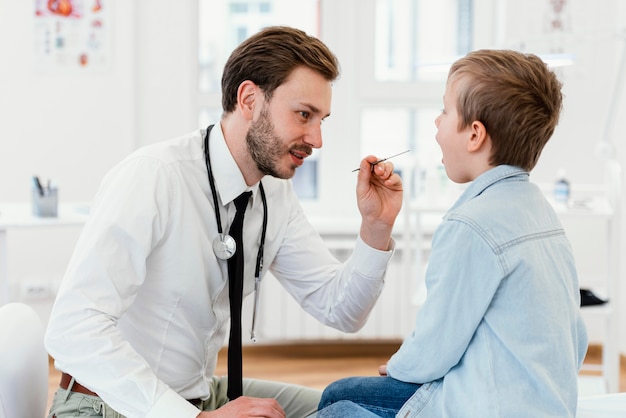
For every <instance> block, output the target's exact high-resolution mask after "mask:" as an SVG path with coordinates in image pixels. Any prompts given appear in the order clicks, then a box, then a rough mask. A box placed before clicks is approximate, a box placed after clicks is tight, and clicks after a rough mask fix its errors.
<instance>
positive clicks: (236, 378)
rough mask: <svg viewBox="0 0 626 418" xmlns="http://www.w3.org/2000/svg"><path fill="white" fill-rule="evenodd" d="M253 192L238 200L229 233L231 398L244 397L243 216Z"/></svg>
mask: <svg viewBox="0 0 626 418" xmlns="http://www.w3.org/2000/svg"><path fill="white" fill-rule="evenodd" d="M250 195H252V192H244V193H242V194H240V195H239V196H238V197H237V198H236V199H235V207H236V208H237V211H236V212H235V218H234V219H233V223H232V224H231V225H230V231H228V234H229V235H230V236H231V237H233V239H234V240H235V242H236V243H237V247H236V250H235V254H234V255H233V256H232V257H231V258H229V259H228V291H229V298H230V338H229V340H228V399H230V400H233V399H236V398H238V397H240V396H241V395H242V392H243V388H242V386H243V385H242V367H241V301H242V297H243V296H242V295H243V264H244V257H243V238H242V232H243V216H244V214H245V212H246V206H248V200H250Z"/></svg>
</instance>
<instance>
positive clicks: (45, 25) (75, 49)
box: [33, 0, 110, 70]
mask: <svg viewBox="0 0 626 418" xmlns="http://www.w3.org/2000/svg"><path fill="white" fill-rule="evenodd" d="M34 2H35V8H34V37H33V40H34V64H35V68H37V69H40V70H59V69H60V70H65V69H71V68H76V69H81V68H84V69H86V68H98V69H104V68H106V67H108V65H109V59H110V41H109V33H108V32H109V26H110V23H109V16H108V15H109V13H108V8H109V7H110V2H109V1H108V0H34Z"/></svg>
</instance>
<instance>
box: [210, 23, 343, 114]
mask: <svg viewBox="0 0 626 418" xmlns="http://www.w3.org/2000/svg"><path fill="white" fill-rule="evenodd" d="M301 66H304V67H307V68H310V69H312V70H314V71H316V72H317V73H319V74H321V75H322V76H323V77H324V78H325V79H326V80H329V81H334V80H335V79H336V78H337V77H339V62H338V60H337V57H336V56H335V55H334V54H333V53H332V52H331V51H330V50H329V49H328V47H327V46H326V45H325V44H324V43H323V42H322V41H320V40H319V39H317V38H315V37H313V36H309V35H307V34H306V33H305V32H304V31H302V30H299V29H295V28H290V27H286V26H272V27H268V28H265V29H263V30H261V31H260V32H258V33H256V34H255V35H253V36H251V37H250V38H248V39H246V40H245V41H244V42H243V43H241V44H240V45H239V46H238V47H237V48H235V50H234V51H233V52H232V54H231V55H230V57H229V58H228V61H227V62H226V65H225V66H224V73H223V75H222V108H223V110H224V112H226V113H229V112H232V111H233V110H235V106H236V105H237V89H238V88H239V85H240V84H241V83H242V82H244V81H246V80H250V81H252V82H254V83H255V84H256V85H258V86H259V87H260V88H261V89H262V90H263V92H264V94H265V97H266V98H267V99H268V100H270V99H271V98H272V94H273V93H274V90H275V89H276V88H277V87H278V86H280V85H281V84H283V83H284V82H285V80H286V79H287V77H288V76H289V75H290V74H291V72H292V71H293V70H294V69H296V68H297V67H301Z"/></svg>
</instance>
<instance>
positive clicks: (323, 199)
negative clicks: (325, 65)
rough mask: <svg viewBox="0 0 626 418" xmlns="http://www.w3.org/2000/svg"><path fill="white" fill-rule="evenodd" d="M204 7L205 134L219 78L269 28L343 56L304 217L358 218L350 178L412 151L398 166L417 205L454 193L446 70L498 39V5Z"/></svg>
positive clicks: (384, 1) (215, 107) (305, 183)
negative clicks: (447, 159) (379, 160)
mask: <svg viewBox="0 0 626 418" xmlns="http://www.w3.org/2000/svg"><path fill="white" fill-rule="evenodd" d="M198 1H199V16H200V17H199V80H198V82H199V84H198V91H199V95H198V97H199V100H198V104H199V107H198V109H199V111H198V117H199V121H200V124H201V126H202V125H205V124H206V123H208V121H209V120H217V119H216V118H218V117H219V116H220V114H221V96H220V78H221V71H222V68H223V65H224V62H225V60H226V59H227V57H228V55H229V54H230V52H231V51H232V50H233V48H235V46H236V45H237V44H239V43H240V42H241V41H242V40H243V39H245V38H247V37H248V36H249V35H251V34H252V33H254V32H256V31H258V30H259V29H261V28H262V27H264V26H267V25H274V24H286V25H290V26H296V27H299V28H300V29H303V30H305V31H306V32H307V33H309V34H311V35H314V36H319V37H320V38H321V39H322V40H323V41H324V42H326V43H327V44H328V45H329V46H330V47H331V49H332V50H333V52H334V53H335V54H336V55H337V56H338V58H339V60H340V63H341V67H342V74H341V77H340V79H339V80H338V82H337V83H336V87H335V88H334V90H333V109H332V115H331V118H329V120H328V121H327V122H326V123H325V124H324V147H323V148H322V150H316V151H315V152H314V153H313V156H312V158H309V159H307V160H306V163H305V164H304V165H303V166H302V167H300V168H299V169H298V170H297V173H296V176H295V177H294V187H295V189H296V191H297V193H298V194H299V196H300V197H301V198H303V199H304V204H305V210H310V211H311V213H312V212H315V214H316V215H318V214H319V215H323V214H324V213H325V212H326V213H328V214H332V215H337V216H339V215H341V213H340V212H341V210H343V208H346V211H347V210H349V211H350V213H354V211H353V210H354V205H353V204H352V202H351V201H350V200H351V199H353V197H354V192H353V191H352V190H350V191H349V192H347V191H348V190H349V189H348V188H351V187H352V185H353V184H354V176H350V175H349V174H350V171H351V169H352V168H353V167H356V166H358V162H359V160H360V158H362V157H363V156H365V155H369V154H375V155H377V156H380V157H386V156H389V155H393V154H397V153H399V152H402V151H405V150H407V149H410V150H411V152H410V153H407V154H404V155H402V156H399V157H397V158H396V159H394V160H393V161H394V164H395V165H396V167H397V168H398V170H399V171H401V172H402V175H403V178H404V180H405V183H408V184H407V185H408V186H409V189H410V190H411V194H412V195H413V196H418V195H420V194H421V193H424V192H425V189H427V188H430V189H431V191H432V188H433V187H434V185H438V186H441V187H447V185H446V184H445V182H446V181H447V179H446V176H445V173H443V170H442V168H443V167H442V166H441V163H440V161H441V152H440V150H439V147H438V145H437V144H436V142H435V139H434V136H435V132H436V128H435V125H434V119H435V117H436V116H437V115H438V114H439V112H440V110H441V107H442V96H443V93H444V88H445V84H444V83H445V79H446V77H447V69H448V67H449V65H450V64H451V63H452V62H453V61H454V60H455V59H456V58H458V57H459V56H461V55H464V54H466V53H467V52H469V51H470V50H472V49H475V48H476V47H477V46H479V45H485V44H486V43H487V42H485V40H491V39H492V37H493V32H494V31H495V30H496V28H495V27H494V26H495V25H493V24H491V22H493V19H494V10H495V9H496V7H495V5H496V3H497V2H498V0H437V1H432V0H341V1H336V0H307V1H303V0H301V1H297V2H296V1H292V0H263V1H261V0H256V1H252V0H250V1H245V0H237V1H235V0H231V1H224V2H214V1H211V0H198ZM475 22H476V23H475ZM477 29H480V31H479V30H477ZM344 171H345V172H346V173H348V176H347V177H344ZM409 189H407V190H409ZM307 205H308V207H307ZM338 208H340V209H338Z"/></svg>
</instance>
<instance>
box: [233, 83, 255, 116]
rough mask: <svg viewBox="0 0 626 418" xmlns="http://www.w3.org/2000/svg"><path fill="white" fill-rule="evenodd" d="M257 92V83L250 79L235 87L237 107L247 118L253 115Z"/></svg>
mask: <svg viewBox="0 0 626 418" xmlns="http://www.w3.org/2000/svg"><path fill="white" fill-rule="evenodd" d="M258 93H259V89H258V87H257V85H256V84H254V83H253V82H252V81H250V80H246V81H244V82H243V83H241V84H240V85H239V88H238V89H237V107H238V108H239V111H240V112H241V113H242V114H243V116H244V117H245V118H246V119H248V120H252V119H253V117H254V108H255V104H256V99H257V94H258Z"/></svg>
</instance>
